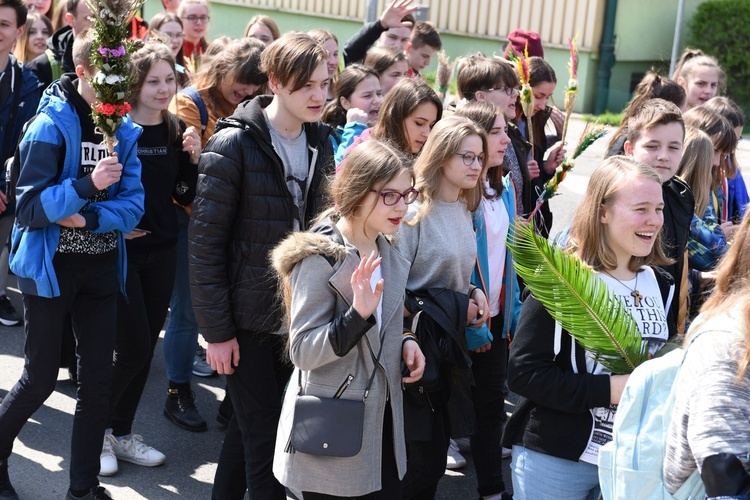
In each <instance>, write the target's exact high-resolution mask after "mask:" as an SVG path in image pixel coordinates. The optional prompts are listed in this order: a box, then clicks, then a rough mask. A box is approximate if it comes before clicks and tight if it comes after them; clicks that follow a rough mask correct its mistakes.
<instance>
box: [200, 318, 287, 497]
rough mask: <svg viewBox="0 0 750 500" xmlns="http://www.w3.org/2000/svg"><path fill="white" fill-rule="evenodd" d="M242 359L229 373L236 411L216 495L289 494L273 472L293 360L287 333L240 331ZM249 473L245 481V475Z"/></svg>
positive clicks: (223, 450) (220, 465) (218, 470)
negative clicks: (277, 436) (290, 354)
mask: <svg viewBox="0 0 750 500" xmlns="http://www.w3.org/2000/svg"><path fill="white" fill-rule="evenodd" d="M237 342H238V343H239V346H240V363H239V365H238V366H237V367H236V368H235V371H234V373H233V374H232V375H228V376H227V390H228V391H229V395H230V396H231V398H232V406H233V407H234V415H232V419H231V420H230V421H229V426H228V428H227V432H226V434H225V436H224V443H223V445H222V448H221V454H220V456H219V463H218V466H217V468H216V476H215V477H214V487H213V492H212V498H213V499H214V500H234V499H242V498H244V496H245V490H246V489H247V491H249V492H250V498H251V499H253V500H261V499H262V500H276V499H278V500H286V492H285V490H284V487H283V486H282V485H281V484H280V483H279V482H278V481H277V480H276V478H275V477H274V475H273V453H274V446H275V444H276V427H277V426H278V423H279V416H280V415H281V403H282V397H283V394H284V388H285V387H286V384H287V382H288V381H289V377H290V375H291V374H292V365H291V363H290V362H289V361H288V356H287V355H286V354H285V351H286V337H285V336H283V335H275V334H271V333H266V334H259V333H250V332H240V333H239V335H237ZM243 479H244V481H243Z"/></svg>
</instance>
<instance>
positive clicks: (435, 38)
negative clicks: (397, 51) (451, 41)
mask: <svg viewBox="0 0 750 500" xmlns="http://www.w3.org/2000/svg"><path fill="white" fill-rule="evenodd" d="M442 48H443V41H442V40H441V39H440V33H439V32H438V30H437V28H435V26H433V25H432V24H431V23H428V22H426V21H419V22H417V24H415V25H414V29H413V30H412V31H411V39H410V40H409V44H408V45H407V46H406V49H405V50H404V53H405V54H406V60H407V61H408V62H409V72H408V73H407V74H406V76H408V77H410V78H413V77H415V76H419V71H420V70H423V69H424V68H426V67H427V66H429V65H430V61H432V56H434V55H435V54H437V53H438V51H440V49H442Z"/></svg>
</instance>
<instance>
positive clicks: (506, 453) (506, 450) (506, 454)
mask: <svg viewBox="0 0 750 500" xmlns="http://www.w3.org/2000/svg"><path fill="white" fill-rule="evenodd" d="M512 454H513V450H511V449H510V448H506V447H505V446H503V458H510V456H511V455H512Z"/></svg>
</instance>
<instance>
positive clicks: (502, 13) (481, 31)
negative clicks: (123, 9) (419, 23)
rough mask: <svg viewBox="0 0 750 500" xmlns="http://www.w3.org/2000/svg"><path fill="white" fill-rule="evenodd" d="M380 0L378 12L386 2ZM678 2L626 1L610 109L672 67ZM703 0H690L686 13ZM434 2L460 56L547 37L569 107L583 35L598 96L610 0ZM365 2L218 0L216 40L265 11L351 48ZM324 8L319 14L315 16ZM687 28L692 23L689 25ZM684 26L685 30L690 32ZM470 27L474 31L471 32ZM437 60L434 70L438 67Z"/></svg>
mask: <svg viewBox="0 0 750 500" xmlns="http://www.w3.org/2000/svg"><path fill="white" fill-rule="evenodd" d="M386 1H389V0H379V6H378V12H382V10H383V9H384V8H385V7H384V6H385V2H386ZM677 1H678V0H620V1H619V2H618V11H617V21H616V25H615V34H616V41H615V56H616V58H617V63H616V65H615V67H614V68H613V72H612V78H611V81H610V95H609V105H608V108H609V109H611V110H613V111H618V110H620V109H622V107H623V106H624V105H625V104H626V103H627V101H628V100H629V99H630V87H631V76H632V74H633V73H642V72H645V71H646V70H648V69H649V68H650V67H651V66H653V65H654V64H659V62H660V61H666V66H667V67H668V65H669V57H670V53H671V46H672V36H673V33H674V19H675V16H676V11H677ZM701 1H702V0H686V4H687V5H686V11H685V19H690V17H691V15H692V12H693V11H694V10H695V8H696V7H697V5H698V4H699V3H700V2H701ZM420 4H421V5H427V6H429V7H430V10H429V20H430V21H431V22H433V23H435V24H436V25H437V26H438V28H439V29H440V31H441V36H442V38H443V47H444V49H445V50H446V52H447V54H448V55H449V56H450V57H451V59H454V58H455V57H459V56H461V55H464V54H467V53H469V52H473V51H481V52H484V53H486V54H493V53H494V54H500V53H502V51H503V50H504V48H505V45H506V44H507V34H508V33H509V32H510V31H512V30H513V29H515V28H519V27H520V28H523V29H528V30H533V31H537V32H539V33H540V34H542V36H543V43H544V47H545V58H546V59H547V60H548V61H549V63H550V64H551V65H552V67H553V68H554V69H555V71H556V73H557V77H558V85H557V88H556V90H555V95H554V100H555V102H556V103H557V104H558V106H562V102H563V88H564V86H565V83H566V82H567V81H568V70H567V63H568V58H569V55H568V48H567V38H568V36H572V35H573V34H575V33H577V34H578V36H579V43H580V45H581V52H580V62H579V69H578V73H579V81H580V88H581V92H580V94H579V96H578V99H577V100H576V105H575V110H576V111H577V112H590V111H591V110H592V109H593V106H594V102H595V97H596V96H595V95H594V93H595V90H596V76H597V75H596V73H597V65H598V57H597V51H598V45H599V41H600V38H601V29H602V23H603V18H604V8H605V5H606V0H421V1H420ZM365 6H366V1H365V0H220V1H216V0H214V1H213V2H212V12H211V16H212V19H211V26H210V29H209V38H215V37H217V36H220V35H229V36H235V37H236V36H241V35H242V34H243V33H244V29H245V25H246V24H247V21H248V20H249V19H250V18H251V17H253V16H254V15H256V14H258V13H263V14H267V15H270V16H271V17H273V18H274V20H276V22H277V23H278V24H279V28H280V29H281V31H282V32H284V31H288V30H301V31H307V30H309V29H312V28H325V29H328V30H330V31H332V32H333V33H335V34H336V35H337V36H338V38H339V43H340V47H342V48H343V45H344V43H345V42H346V40H348V39H349V37H350V36H351V35H353V34H354V33H355V32H356V31H357V30H358V29H359V28H360V27H361V26H362V19H363V18H364V16H365ZM160 10H161V3H160V1H159V0H148V1H147V4H146V7H145V13H146V16H145V17H146V18H147V19H148V18H150V17H151V16H153V15H154V14H155V13H157V12H159V11H160ZM312 14H317V15H312ZM686 29H687V28H685V30H686ZM683 32H684V31H683ZM465 33H472V36H467V35H466V34H465ZM436 66H437V65H436V61H433V63H432V65H431V66H430V68H428V69H427V70H426V71H427V72H434V71H435V69H436Z"/></svg>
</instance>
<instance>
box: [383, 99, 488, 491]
mask: <svg viewBox="0 0 750 500" xmlns="http://www.w3.org/2000/svg"><path fill="white" fill-rule="evenodd" d="M394 91H395V89H394ZM390 95H392V94H390ZM390 95H389V96H390ZM487 153H488V148H487V134H486V132H485V131H484V129H483V128H481V127H479V126H478V125H477V124H476V123H475V122H473V121H472V120H470V119H468V118H465V117H462V116H451V117H449V118H445V119H443V120H440V121H439V122H438V123H437V124H436V125H435V127H434V129H433V130H432V132H431V134H430V136H429V138H428V139H427V142H426V144H425V146H424V150H423V151H422V152H421V153H420V155H419V157H418V158H417V160H416V162H415V163H414V175H415V176H416V178H417V184H416V188H417V189H418V190H419V193H420V195H419V203H418V204H415V205H414V206H413V207H410V208H409V212H408V213H407V215H406V223H405V224H403V225H402V226H401V229H400V230H399V239H398V242H397V248H398V250H399V252H400V253H402V255H404V256H405V257H406V258H407V259H408V260H409V261H410V262H411V268H410V270H409V278H408V280H407V283H406V288H407V290H408V291H410V292H411V294H414V295H416V296H417V297H421V298H420V300H419V301H418V302H424V301H425V300H429V299H427V298H426V297H434V295H433V294H434V293H435V292H436V291H437V290H439V291H440V295H443V294H445V295H444V296H448V297H451V300H450V301H448V302H449V304H447V303H444V302H440V303H439V307H440V308H441V310H442V311H443V313H444V314H445V315H446V316H449V317H451V319H452V320H453V323H454V324H453V326H455V327H457V331H456V332H455V334H456V335H457V337H453V336H452V335H449V334H446V335H443V336H441V337H440V340H438V342H439V343H444V344H445V345H446V346H449V347H447V348H446V352H451V353H453V354H454V355H453V356H451V357H450V360H445V363H444V366H443V368H444V369H441V373H440V377H439V380H440V381H439V382H438V384H436V388H435V389H434V390H432V391H419V392H416V391H407V393H406V394H407V396H405V403H404V419H405V422H406V429H407V433H406V440H407V447H408V451H409V467H408V469H407V472H406V477H404V498H433V497H434V494H435V491H436V490H437V485H438V481H439V480H440V478H441V477H442V476H443V473H444V472H445V465H446V456H447V455H446V454H447V452H448V446H449V438H450V437H451V436H453V437H455V438H461V437H467V436H469V435H471V434H473V433H474V431H475V426H474V418H473V414H474V409H473V407H472V404H471V388H470V385H469V381H470V380H471V378H472V377H471V368H470V367H469V365H470V362H469V358H468V353H465V345H464V342H462V341H460V339H461V338H462V337H463V336H464V326H465V325H469V326H472V327H481V326H482V325H483V324H484V323H485V321H487V319H488V318H489V316H490V308H489V304H488V302H487V298H486V296H485V294H484V291H483V290H482V289H481V288H480V287H477V286H475V285H473V284H472V283H471V276H472V270H473V269H474V264H475V262H476V259H477V242H476V236H475V234H474V227H473V223H472V212H474V211H475V210H477V207H478V206H479V204H480V203H481V200H482V186H481V184H480V180H481V178H482V175H483V173H484V168H485V163H486V162H485V160H486V158H487ZM449 306H450V308H449ZM405 308H406V310H407V311H408V312H407V313H405V314H406V315H407V318H406V320H405V323H406V325H407V327H408V326H409V323H410V322H411V320H410V318H411V316H412V315H413V314H414V313H416V312H417V311H416V310H414V304H412V302H411V301H407V304H406V305H405ZM423 313H424V312H423ZM413 326H414V327H415V328H416V327H417V326H418V325H413ZM417 335H419V332H418V333H417ZM455 338H458V339H459V341H460V342H458V343H457V342H454V339H455ZM448 365H450V368H448Z"/></svg>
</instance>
